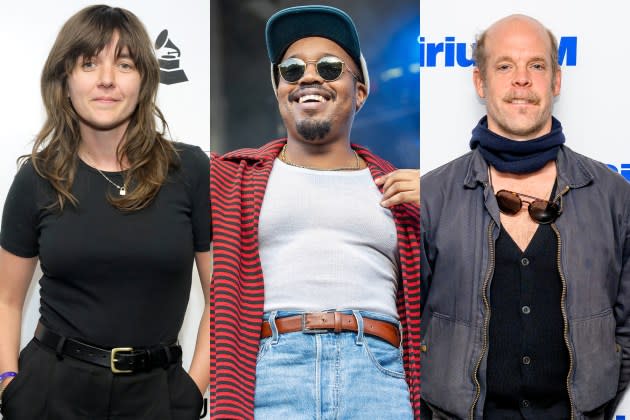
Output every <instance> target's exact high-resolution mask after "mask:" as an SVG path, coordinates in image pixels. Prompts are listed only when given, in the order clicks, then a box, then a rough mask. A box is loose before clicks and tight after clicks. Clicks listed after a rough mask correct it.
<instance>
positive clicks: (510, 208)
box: [495, 190, 562, 225]
mask: <svg viewBox="0 0 630 420" xmlns="http://www.w3.org/2000/svg"><path fill="white" fill-rule="evenodd" d="M495 197H496V199H497V204H498V205H499V210H500V211H501V213H503V214H507V215H510V216H513V215H515V214H516V213H518V212H519V211H521V208H522V207H523V203H527V212H528V213H529V217H531V219H532V220H533V221H534V222H536V223H538V224H540V225H547V224H549V223H553V222H554V221H555V220H556V219H557V218H558V216H560V214H561V213H562V208H561V207H560V206H559V205H558V203H556V202H554V201H548V200H543V199H542V198H537V197H533V196H531V195H527V194H522V193H517V192H514V191H508V190H500V191H498V192H497V193H496V194H495ZM521 197H526V198H531V199H532V200H531V201H527V200H523V199H522V198H521Z"/></svg>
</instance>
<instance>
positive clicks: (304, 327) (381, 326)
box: [260, 312, 400, 347]
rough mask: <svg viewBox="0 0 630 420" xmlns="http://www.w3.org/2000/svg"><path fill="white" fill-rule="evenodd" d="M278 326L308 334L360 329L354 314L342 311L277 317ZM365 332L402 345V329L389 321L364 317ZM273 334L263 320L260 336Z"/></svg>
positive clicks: (282, 332)
mask: <svg viewBox="0 0 630 420" xmlns="http://www.w3.org/2000/svg"><path fill="white" fill-rule="evenodd" d="M276 327H277V328H278V333H279V334H284V333H291V332H297V331H302V332H303V333H306V334H318V333H327V332H336V333H338V332H344V331H353V332H357V331H358V329H357V320H356V318H355V317H354V315H352V314H344V313H342V312H311V313H305V314H301V315H293V316H287V317H284V318H276ZM363 333H364V334H368V335H372V336H374V337H378V338H380V339H382V340H385V341H387V342H388V343H389V344H391V345H392V346H394V347H398V346H400V331H399V330H398V328H397V327H396V326H395V325H392V324H390V323H389V322H386V321H379V320H378V319H372V318H363ZM271 335H272V334H271V325H269V321H263V323H262V327H261V329H260V338H267V337H271Z"/></svg>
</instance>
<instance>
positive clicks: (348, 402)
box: [254, 311, 413, 420]
mask: <svg viewBox="0 0 630 420" xmlns="http://www.w3.org/2000/svg"><path fill="white" fill-rule="evenodd" d="M297 313H299V312H288V311H281V312H276V311H273V312H269V313H267V314H265V318H266V319H268V320H269V323H270V325H271V330H272V336H271V337H268V338H265V339H262V340H261V341H260V349H259V352H258V360H257V364H256V395H255V406H254V407H255V408H254V417H255V418H256V420H277V419H291V420H300V419H305V420H306V419H308V420H312V419H315V420H329V419H336V420H344V419H368V418H369V419H370V420H388V419H391V420H407V419H413V414H412V410H411V404H410V402H409V389H408V387H407V382H406V381H405V372H404V369H403V363H402V352H401V349H400V347H398V348H396V347H394V346H392V345H391V344H389V343H387V342H385V341H383V340H381V339H379V338H376V337H372V336H369V335H364V334H363V317H369V318H373V319H379V320H383V321H388V322H391V323H393V324H395V325H399V323H398V321H396V320H395V319H393V318H391V317H389V316H386V315H381V314H376V313H373V312H366V311H348V313H353V314H354V316H355V318H356V319H357V325H358V327H359V328H358V329H359V331H358V332H356V333H355V332H342V333H334V332H327V333H317V334H309V333H304V332H294V333H286V334H280V335H279V334H278V332H277V329H276V326H275V322H274V320H275V319H276V318H281V317H284V316H289V315H295V314H297Z"/></svg>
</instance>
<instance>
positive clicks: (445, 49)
mask: <svg viewBox="0 0 630 420" xmlns="http://www.w3.org/2000/svg"><path fill="white" fill-rule="evenodd" d="M577 41H578V38H577V36H563V37H562V38H560V42H559V46H558V64H560V65H561V66H575V65H577ZM418 43H419V44H420V67H437V66H438V61H440V62H443V63H444V64H443V65H444V67H455V66H458V67H470V66H472V65H473V64H475V62H474V61H473V59H472V48H473V45H474V44H467V43H465V42H456V41H455V37H454V36H445V37H444V42H437V43H434V42H426V40H425V37H423V36H420V37H418ZM438 59H440V60H438ZM440 65H441V64H440Z"/></svg>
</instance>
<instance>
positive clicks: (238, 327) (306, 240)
mask: <svg viewBox="0 0 630 420" xmlns="http://www.w3.org/2000/svg"><path fill="white" fill-rule="evenodd" d="M266 41H267V50H268V53H269V58H270V61H271V78H272V85H273V89H274V92H275V94H276V98H277V101H278V106H279V109H280V114H281V116H282V119H283V121H284V124H285V127H286V130H287V138H286V139H282V140H278V141H273V142H271V143H268V144H266V145H264V146H262V147H261V148H260V149H255V150H254V149H244V150H237V151H234V152H230V153H227V154H225V155H223V156H212V162H211V188H210V190H211V193H210V194H211V200H212V222H213V226H212V228H213V241H214V242H213V250H214V273H213V279H212V286H211V343H212V344H211V365H212V369H211V384H210V387H211V391H210V392H211V409H210V413H211V416H212V418H213V419H214V418H217V419H219V418H253V417H255V418H256V419H257V420H259V419H263V420H264V419H281V418H288V419H313V418H340V419H349V418H369V417H372V416H376V417H378V418H379V419H391V420H405V419H412V418H416V419H417V418H418V417H419V410H420V377H419V374H420V372H419V364H418V362H419V356H420V355H419V348H420V332H419V326H420V307H419V301H420V296H419V294H420V293H419V292H420V267H419V263H420V255H419V252H420V250H419V247H418V243H419V239H420V232H419V214H418V210H419V208H418V201H419V197H418V190H419V179H418V175H417V172H415V171H411V170H410V171H393V170H394V168H393V167H392V165H391V164H389V163H388V162H386V161H384V160H382V159H380V158H379V157H377V156H375V155H374V154H372V153H371V152H369V151H368V150H367V149H365V148H363V147H361V146H358V145H355V144H351V143H350V130H351V126H352V122H353V119H354V116H355V114H356V112H358V111H359V110H360V109H361V107H362V106H363V104H364V103H365V100H366V99H367V96H368V93H369V89H370V87H369V86H370V84H369V77H368V70H367V66H366V63H365V60H364V59H363V55H362V54H361V49H360V46H359V38H358V34H357V31H356V28H355V26H354V23H353V22H352V19H351V18H350V17H349V16H348V15H347V14H346V13H345V12H343V11H341V10H339V9H336V8H333V7H328V6H301V7H292V8H288V9H284V10H281V11H279V12H277V13H276V14H274V15H273V16H272V17H271V18H270V19H269V20H268V22H267V27H266ZM392 171H393V172H392ZM379 186H380V187H379Z"/></svg>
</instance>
